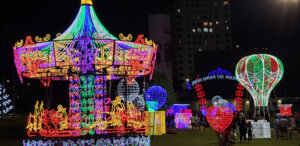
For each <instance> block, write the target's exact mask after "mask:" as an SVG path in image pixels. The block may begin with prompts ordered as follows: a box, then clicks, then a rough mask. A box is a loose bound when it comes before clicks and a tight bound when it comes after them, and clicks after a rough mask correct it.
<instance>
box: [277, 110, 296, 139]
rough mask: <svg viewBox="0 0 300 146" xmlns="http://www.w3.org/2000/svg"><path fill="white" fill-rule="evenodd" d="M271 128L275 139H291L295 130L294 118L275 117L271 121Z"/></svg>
mask: <svg viewBox="0 0 300 146" xmlns="http://www.w3.org/2000/svg"><path fill="white" fill-rule="evenodd" d="M273 127H274V135H275V138H277V139H279V138H281V139H286V140H287V139H293V138H294V130H295V129H296V119H295V116H294V115H292V116H291V117H285V116H278V115H276V116H275V117H274V120H273Z"/></svg>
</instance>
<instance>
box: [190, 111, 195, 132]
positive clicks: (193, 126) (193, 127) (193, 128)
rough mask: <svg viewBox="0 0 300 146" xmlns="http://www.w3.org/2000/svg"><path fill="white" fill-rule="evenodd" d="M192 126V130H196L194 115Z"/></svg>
mask: <svg viewBox="0 0 300 146" xmlns="http://www.w3.org/2000/svg"><path fill="white" fill-rule="evenodd" d="M191 125H192V130H195V127H196V125H195V116H194V114H192V116H191Z"/></svg>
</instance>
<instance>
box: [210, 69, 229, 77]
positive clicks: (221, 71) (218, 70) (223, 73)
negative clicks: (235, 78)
mask: <svg viewBox="0 0 300 146" xmlns="http://www.w3.org/2000/svg"><path fill="white" fill-rule="evenodd" d="M208 75H209V76H213V75H228V76H231V72H229V71H227V70H225V69H222V68H221V67H219V68H218V69H216V70H213V71H211V72H209V73H208Z"/></svg>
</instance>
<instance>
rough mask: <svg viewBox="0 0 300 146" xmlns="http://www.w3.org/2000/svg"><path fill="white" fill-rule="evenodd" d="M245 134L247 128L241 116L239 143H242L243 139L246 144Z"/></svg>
mask: <svg viewBox="0 0 300 146" xmlns="http://www.w3.org/2000/svg"><path fill="white" fill-rule="evenodd" d="M246 132H247V127H246V119H245V117H244V116H243V117H242V120H241V123H240V143H242V139H243V138H244V141H245V143H246Z"/></svg>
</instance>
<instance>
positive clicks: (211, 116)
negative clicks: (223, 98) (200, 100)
mask: <svg viewBox="0 0 300 146" xmlns="http://www.w3.org/2000/svg"><path fill="white" fill-rule="evenodd" d="M206 119H207V121H208V123H209V124H210V126H211V127H212V128H214V129H215V130H216V131H218V132H222V131H224V130H225V129H226V128H227V127H228V126H229V125H230V124H231V122H232V119H233V112H232V110H231V108H230V107H226V106H225V107H223V106H222V107H215V106H211V107H210V108H208V109H207V111H206Z"/></svg>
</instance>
